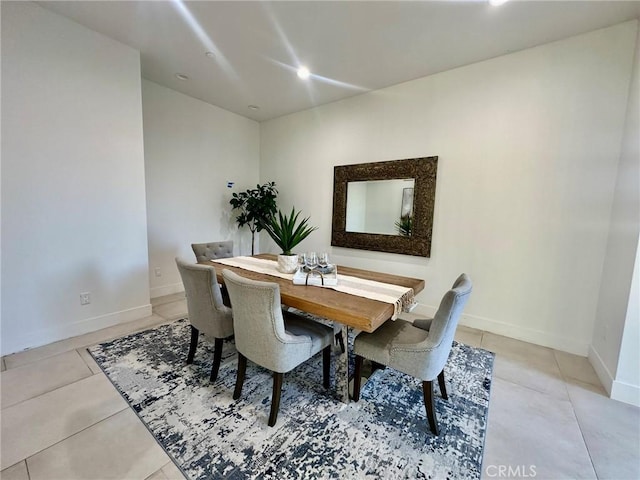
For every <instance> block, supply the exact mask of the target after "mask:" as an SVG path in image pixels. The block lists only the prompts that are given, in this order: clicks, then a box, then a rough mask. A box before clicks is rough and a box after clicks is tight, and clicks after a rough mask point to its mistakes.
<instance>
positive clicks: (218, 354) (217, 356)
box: [209, 338, 222, 382]
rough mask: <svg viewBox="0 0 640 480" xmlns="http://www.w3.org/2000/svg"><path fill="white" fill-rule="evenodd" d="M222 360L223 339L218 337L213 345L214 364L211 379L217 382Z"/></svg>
mask: <svg viewBox="0 0 640 480" xmlns="http://www.w3.org/2000/svg"><path fill="white" fill-rule="evenodd" d="M221 360H222V339H221V338H216V341H215V344H214V346H213V366H212V367H211V376H210V377H209V381H211V382H215V381H216V379H217V378H218V370H220V361H221Z"/></svg>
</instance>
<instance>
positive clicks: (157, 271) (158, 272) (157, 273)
mask: <svg viewBox="0 0 640 480" xmlns="http://www.w3.org/2000/svg"><path fill="white" fill-rule="evenodd" d="M154 271H155V272H156V277H161V276H162V271H161V270H160V267H156V268H155V270H154Z"/></svg>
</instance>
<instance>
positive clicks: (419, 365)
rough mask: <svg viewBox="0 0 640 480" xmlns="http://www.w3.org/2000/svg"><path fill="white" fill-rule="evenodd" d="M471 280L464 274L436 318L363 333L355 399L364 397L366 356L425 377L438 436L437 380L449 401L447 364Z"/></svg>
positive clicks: (357, 351)
mask: <svg viewBox="0 0 640 480" xmlns="http://www.w3.org/2000/svg"><path fill="white" fill-rule="evenodd" d="M471 289H472V284H471V280H470V279H469V277H468V276H467V275H466V274H464V273H463V274H462V275H460V276H459V277H458V279H457V280H456V281H455V283H454V284H453V287H452V288H451V290H449V291H448V292H447V293H446V294H445V295H444V297H443V298H442V301H441V302H440V307H439V308H438V311H437V312H436V314H435V317H434V318H433V319H427V320H416V321H414V322H413V324H412V323H411V322H407V321H405V320H401V319H398V320H395V321H388V322H386V323H384V324H383V325H382V326H381V327H380V328H378V329H377V330H376V331H374V332H373V333H365V332H362V333H360V334H359V335H358V336H357V337H356V339H355V342H354V346H353V349H354V353H355V355H356V362H355V372H354V374H355V378H354V382H353V383H354V385H353V399H354V400H355V401H356V402H357V401H358V400H359V399H360V372H361V370H362V362H363V359H364V358H367V359H369V360H371V361H372V362H375V363H379V364H382V365H386V366H389V367H391V368H394V369H395V370H398V371H400V372H402V373H406V374H407V375H412V376H414V377H417V378H419V379H420V380H422V392H423V396H424V405H425V409H426V412H427V419H428V421H429V427H430V428H431V431H432V432H433V433H434V434H435V435H438V421H437V419H436V412H435V408H434V404H433V383H432V382H433V380H435V379H436V378H437V379H438V384H439V385H440V392H441V394H442V397H443V398H444V399H445V400H447V399H448V396H447V390H446V386H445V380H444V366H445V364H446V363H447V359H448V358H449V353H450V352H451V346H452V344H453V337H454V334H455V331H456V326H457V325H458V320H459V319H460V315H461V313H462V310H463V308H464V306H465V305H466V303H467V300H469V295H470V294H471Z"/></svg>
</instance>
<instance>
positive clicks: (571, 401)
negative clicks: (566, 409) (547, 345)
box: [551, 348, 600, 478]
mask: <svg viewBox="0 0 640 480" xmlns="http://www.w3.org/2000/svg"><path fill="white" fill-rule="evenodd" d="M551 350H553V359H554V360H555V362H556V365H557V367H558V371H559V372H560V376H561V377H562V383H563V384H564V388H565V390H566V391H567V398H568V399H569V405H571V413H573V418H575V419H576V425H578V430H580V437H582V443H584V448H585V450H586V451H587V455H589V462H590V463H591V468H592V469H593V474H594V475H595V476H596V478H600V477H599V476H598V472H597V470H596V466H595V464H594V463H593V458H592V457H591V451H590V450H589V444H588V443H587V439H586V438H585V437H584V432H583V431H582V424H581V423H580V419H579V418H578V415H576V407H575V405H574V404H573V399H572V398H571V394H570V393H569V389H568V388H567V378H571V377H568V376H566V375H565V374H564V372H563V371H562V369H561V368H560V363H559V362H558V357H556V350H555V348H552V349H551ZM576 380H577V379H576Z"/></svg>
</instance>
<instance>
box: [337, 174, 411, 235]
mask: <svg viewBox="0 0 640 480" xmlns="http://www.w3.org/2000/svg"><path fill="white" fill-rule="evenodd" d="M414 186H415V179H413V178H404V179H402V178H400V179H392V180H368V181H355V182H348V183H347V211H346V228H345V230H346V231H347V232H354V233H372V234H381V235H400V236H405V237H408V236H411V230H412V223H413V196H414Z"/></svg>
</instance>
